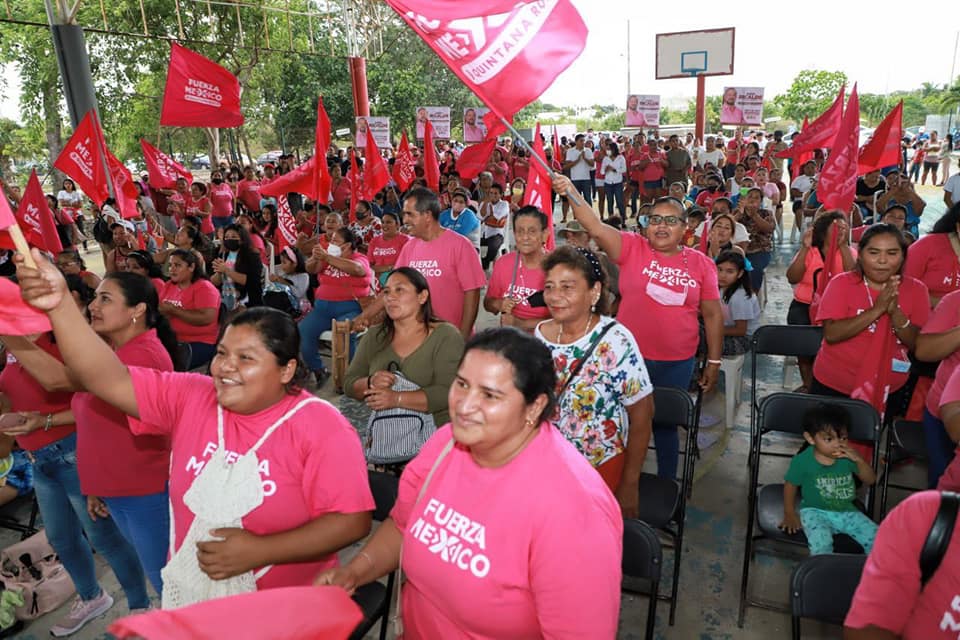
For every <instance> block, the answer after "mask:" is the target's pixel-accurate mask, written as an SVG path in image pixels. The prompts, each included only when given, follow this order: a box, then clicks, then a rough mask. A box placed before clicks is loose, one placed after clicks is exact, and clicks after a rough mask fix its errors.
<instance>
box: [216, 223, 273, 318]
mask: <svg viewBox="0 0 960 640" xmlns="http://www.w3.org/2000/svg"><path fill="white" fill-rule="evenodd" d="M210 267H211V271H212V272H213V273H212V274H211V275H210V282H212V283H213V285H214V286H216V287H219V289H220V300H221V301H223V303H224V304H225V305H226V306H227V311H233V310H234V309H236V308H238V307H239V306H244V307H256V306H258V305H261V304H263V263H261V262H260V256H259V254H258V253H257V252H256V250H255V249H254V248H253V244H252V243H251V242H250V234H249V233H248V232H247V230H246V229H244V228H243V226H241V225H239V224H228V225H227V226H226V227H224V228H223V246H222V247H221V248H220V254H219V255H218V256H217V257H216V258H214V260H213V264H212V265H210Z"/></svg>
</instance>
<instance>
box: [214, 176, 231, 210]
mask: <svg viewBox="0 0 960 640" xmlns="http://www.w3.org/2000/svg"><path fill="white" fill-rule="evenodd" d="M210 203H211V204H212V205H213V209H212V211H211V214H212V215H213V216H214V217H216V218H228V217H230V216H232V215H233V189H232V188H231V187H230V185H229V184H227V183H226V182H224V183H223V184H211V185H210Z"/></svg>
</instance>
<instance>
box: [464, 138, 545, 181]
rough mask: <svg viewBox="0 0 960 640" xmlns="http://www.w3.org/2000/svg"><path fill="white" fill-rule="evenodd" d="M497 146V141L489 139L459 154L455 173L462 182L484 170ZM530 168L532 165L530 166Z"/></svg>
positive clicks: (471, 178)
mask: <svg viewBox="0 0 960 640" xmlns="http://www.w3.org/2000/svg"><path fill="white" fill-rule="evenodd" d="M496 146H497V140H496V139H495V138H491V139H490V140H486V141H484V142H478V143H477V144H472V145H470V146H469V147H467V148H466V149H464V150H463V151H461V152H460V157H459V158H457V173H459V174H460V178H461V179H462V180H473V179H474V178H476V177H477V176H478V175H480V172H481V171H483V170H484V169H486V167H487V163H489V162H490V156H491V155H493V149H494V147H496ZM530 166H531V167H532V166H533V164H531V165H530Z"/></svg>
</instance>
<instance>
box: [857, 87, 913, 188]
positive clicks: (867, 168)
mask: <svg viewBox="0 0 960 640" xmlns="http://www.w3.org/2000/svg"><path fill="white" fill-rule="evenodd" d="M902 137H903V100H901V101H900V102H898V103H897V106H895V107H894V108H893V109H891V110H890V113H888V114H887V117H885V118H884V119H883V122H881V123H880V124H879V126H877V128H876V130H875V131H874V132H873V138H871V139H870V142H868V143H867V144H866V145H864V147H863V149H861V150H860V161H859V165H860V166H859V172H858V173H859V174H860V175H863V174H865V173H870V172H871V171H876V170H877V169H882V168H884V167H895V166H899V165H900V158H901V157H902V156H901V154H902V151H901V149H900V138H902Z"/></svg>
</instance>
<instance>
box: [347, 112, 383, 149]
mask: <svg viewBox="0 0 960 640" xmlns="http://www.w3.org/2000/svg"><path fill="white" fill-rule="evenodd" d="M367 127H370V131H372V132H373V141H374V142H376V143H377V147H378V148H380V149H384V148H387V147H390V146H392V145H391V143H390V118H387V117H384V116H358V117H357V133H356V136H354V146H356V147H358V148H361V149H362V148H364V147H366V146H367Z"/></svg>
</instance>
